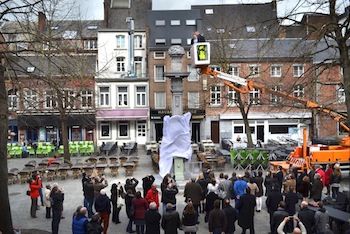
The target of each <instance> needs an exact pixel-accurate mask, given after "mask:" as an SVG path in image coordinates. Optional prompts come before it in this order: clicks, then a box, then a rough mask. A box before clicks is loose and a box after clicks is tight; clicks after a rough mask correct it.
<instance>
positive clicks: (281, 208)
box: [271, 201, 289, 234]
mask: <svg viewBox="0 0 350 234" xmlns="http://www.w3.org/2000/svg"><path fill="white" fill-rule="evenodd" d="M285 208H286V203H285V202H284V201H280V203H279V204H278V208H277V210H276V211H275V212H274V213H273V215H272V221H271V234H277V228H278V226H279V225H280V223H281V222H282V221H283V220H284V218H285V217H287V216H289V214H288V213H287V211H286V210H285ZM284 229H285V230H284V232H286V229H287V228H286V227H285V228H284Z"/></svg>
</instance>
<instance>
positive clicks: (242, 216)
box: [236, 187, 256, 234]
mask: <svg viewBox="0 0 350 234" xmlns="http://www.w3.org/2000/svg"><path fill="white" fill-rule="evenodd" d="M255 206H256V201H255V196H254V195H252V194H251V191H250V188H249V187H247V188H246V189H245V194H243V195H242V196H241V197H240V199H239V201H238V204H237V206H236V208H237V210H238V211H239V215H238V225H239V226H240V227H241V228H242V229H243V231H242V234H245V233H246V230H247V229H249V230H250V234H254V233H255V232H254V211H255Z"/></svg>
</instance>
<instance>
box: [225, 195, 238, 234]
mask: <svg viewBox="0 0 350 234" xmlns="http://www.w3.org/2000/svg"><path fill="white" fill-rule="evenodd" d="M222 210H223V211H224V212H225V214H226V219H227V226H226V232H225V234H233V233H234V232H235V231H236V227H235V222H236V220H237V219H238V211H237V210H236V209H235V208H233V207H232V206H231V205H230V199H225V200H224V208H223V209H222Z"/></svg>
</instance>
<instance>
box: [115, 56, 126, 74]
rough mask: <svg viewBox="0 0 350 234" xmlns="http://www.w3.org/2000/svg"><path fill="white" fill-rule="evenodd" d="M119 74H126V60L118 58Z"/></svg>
mask: <svg viewBox="0 0 350 234" xmlns="http://www.w3.org/2000/svg"><path fill="white" fill-rule="evenodd" d="M117 72H125V58H124V57H117Z"/></svg>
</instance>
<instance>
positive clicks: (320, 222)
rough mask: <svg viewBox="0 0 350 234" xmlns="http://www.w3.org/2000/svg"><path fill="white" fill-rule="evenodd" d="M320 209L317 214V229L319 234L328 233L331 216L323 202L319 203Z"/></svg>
mask: <svg viewBox="0 0 350 234" xmlns="http://www.w3.org/2000/svg"><path fill="white" fill-rule="evenodd" d="M317 205H318V207H319V209H318V210H317V211H316V212H315V228H316V233H317V234H323V233H326V231H327V227H328V221H329V215H328V213H327V211H326V209H325V208H324V207H323V206H324V205H323V202H322V201H319V202H318V203H317Z"/></svg>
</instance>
